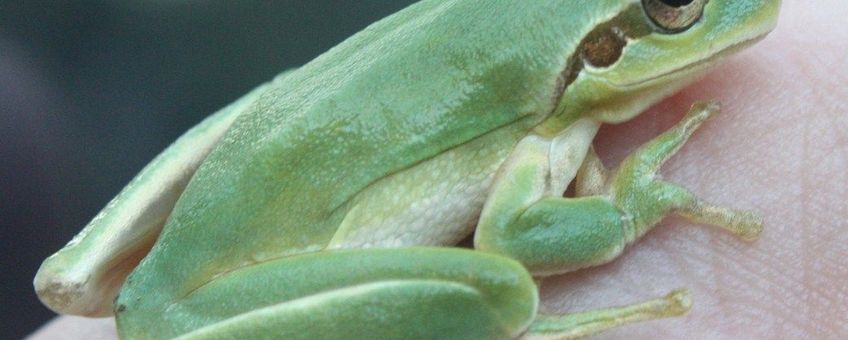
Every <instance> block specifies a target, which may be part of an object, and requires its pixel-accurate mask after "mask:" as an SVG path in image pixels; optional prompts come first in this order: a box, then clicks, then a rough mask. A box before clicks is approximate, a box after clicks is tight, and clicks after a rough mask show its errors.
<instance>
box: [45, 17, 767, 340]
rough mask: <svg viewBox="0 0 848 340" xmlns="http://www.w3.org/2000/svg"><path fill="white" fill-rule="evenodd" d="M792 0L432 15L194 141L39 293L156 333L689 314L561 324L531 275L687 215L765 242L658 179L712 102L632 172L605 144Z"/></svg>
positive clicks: (403, 24)
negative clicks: (600, 146) (544, 306)
mask: <svg viewBox="0 0 848 340" xmlns="http://www.w3.org/2000/svg"><path fill="white" fill-rule="evenodd" d="M779 6H780V1H779V0H591V1H588V0H585V1H582V0H546V1H542V0H539V1H507V0H497V1H495V0H485V1H477V0H425V1H421V2H419V3H416V4H414V5H412V6H410V7H408V8H406V9H404V10H401V11H400V12H398V13H396V14H394V15H391V16H389V17H387V18H385V19H383V20H380V21H379V22H377V23H374V24H372V25H371V26H369V27H367V28H366V29H365V30H363V31H362V32H359V33H357V34H355V35H353V36H352V37H350V38H349V39H347V40H346V41H344V42H342V43H341V44H339V45H338V46H336V47H334V48H332V49H331V50H329V51H327V52H326V53H324V54H322V55H321V56H319V57H317V58H316V59H315V60H313V61H311V62H309V63H308V64H306V65H303V66H302V67H300V68H298V69H296V70H293V71H289V72H285V73H283V74H281V75H280V76H278V77H276V78H275V79H274V80H272V81H270V82H269V83H267V84H265V85H262V86H260V87H259V88H257V89H255V90H253V91H252V92H250V93H248V94H247V95H245V96H244V97H242V98H241V99H239V100H237V101H236V102H235V103H233V104H231V105H230V106H228V107H226V108H224V109H222V110H221V111H219V112H217V113H215V114H214V115H212V116H210V117H209V118H207V119H206V120H204V121H203V122H201V123H200V124H199V125H197V126H196V127H194V128H192V129H191V130H189V131H188V132H187V133H186V134H185V135H183V136H182V137H180V138H179V139H178V140H177V141H176V142H175V143H174V144H173V145H171V146H170V147H168V148H167V149H166V150H165V151H164V152H163V153H162V154H161V155H159V156H158V157H157V158H156V159H154V160H153V161H152V162H151V163H150V164H149V165H148V166H147V167H145V168H144V169H143V170H142V171H141V173H139V174H138V175H137V177H136V178H135V179H133V180H132V182H130V183H129V185H127V187H126V188H125V189H124V190H123V191H121V192H120V193H119V194H118V196H117V197H116V198H114V199H113V200H112V201H111V202H110V203H109V204H108V205H107V206H106V207H105V208H104V209H103V211H102V212H101V213H100V214H98V215H97V216H96V217H94V219H93V220H92V221H91V222H90V223H89V225H88V226H86V227H85V228H84V229H83V230H82V231H81V232H80V233H79V235H77V236H76V237H75V238H74V239H73V240H71V241H70V243H68V245H67V246H65V247H64V248H63V249H61V250H60V251H59V252H57V253H56V254H54V255H52V256H51V257H49V258H48V259H46V260H45V261H44V263H43V265H42V266H41V268H40V270H39V272H38V274H37V276H36V277H35V282H34V284H35V288H36V290H37V292H38V294H39V296H40V298H41V299H42V301H43V302H44V303H45V304H46V305H48V306H49V307H50V308H52V309H53V310H55V311H57V312H60V313H68V314H79V315H88V316H107V315H112V314H114V315H115V317H116V320H117V324H118V329H119V334H120V336H121V337H123V338H138V339H163V338H180V339H207V338H230V339H236V338H285V339H295V338H298V339H299V338H328V339H329V338H346V339H375V338H422V339H423V338H427V339H433V338H440V339H448V338H463V339H471V338H495V339H501V338H503V339H509V338H519V337H524V338H528V339H529V338H568V337H576V336H583V335H587V334H591V333H593V332H597V331H600V330H603V329H607V328H610V327H615V326H618V325H621V324H623V323H625V322H632V321H637V320H646V319H653V318H659V317H668V316H675V315H680V314H683V313H685V312H686V311H687V310H688V309H689V306H690V300H689V296H688V294H687V292H686V291H685V290H679V291H675V292H672V293H671V294H669V295H668V296H666V297H661V298H657V299H654V300H649V301H646V302H642V303H637V304H634V305H630V306H623V307H616V308H608V309H602V310H594V311H585V312H581V313H573V314H564V315H546V314H543V313H540V312H538V307H539V295H538V288H537V286H536V284H535V281H534V277H543V276H546V275H552V274H559V273H565V272H569V271H573V270H577V269H580V268H585V267H590V266H596V265H600V264H603V263H606V262H609V261H611V260H612V259H614V258H616V257H617V256H619V255H620V254H621V253H622V250H623V249H624V248H625V246H627V245H629V244H631V243H633V242H635V241H636V240H638V239H639V238H640V237H641V236H642V235H644V234H645V233H646V232H648V231H649V230H650V229H651V227H652V226H653V225H654V224H656V223H657V222H658V221H660V220H661V219H662V218H663V217H664V216H666V215H669V214H679V215H683V216H685V217H688V218H690V219H692V220H695V221H699V222H703V223H706V224H712V225H717V226H720V227H723V228H724V229H726V230H728V231H730V232H732V233H734V234H736V235H738V236H739V237H741V238H743V239H753V238H755V237H756V236H757V234H758V233H759V232H760V230H761V224H762V223H761V220H760V218H759V217H757V216H756V215H755V214H753V213H751V212H746V211H739V210H734V209H730V208H725V207H719V206H714V205H711V204H709V203H706V202H704V201H702V200H700V199H698V198H696V197H695V196H694V195H693V194H692V193H690V192H689V191H688V190H686V189H684V188H683V187H681V186H678V185H675V184H672V183H669V182H666V181H663V180H661V179H659V178H658V176H656V173H657V171H658V169H659V167H660V166H661V164H662V163H663V162H664V161H666V160H667V159H668V158H669V157H670V156H671V155H672V154H674V153H675V152H676V151H677V150H678V149H679V148H680V147H681V146H682V145H683V143H684V142H685V141H686V140H687V138H688V137H689V136H690V135H691V134H692V133H693V132H694V131H695V129H697V128H698V126H699V125H701V123H703V122H704V121H705V120H706V119H707V118H708V117H709V116H710V115H711V114H713V113H715V112H717V111H718V105H717V104H716V103H714V102H702V103H696V104H695V105H693V107H692V109H691V110H690V111H689V113H688V114H687V115H686V116H685V117H684V118H683V119H682V120H681V121H680V122H679V123H678V124H677V125H676V126H674V127H673V128H671V129H670V130H668V131H666V132H665V133H663V134H661V135H660V136H658V137H656V138H655V139H653V140H651V141H649V142H648V143H646V144H645V145H643V146H641V147H640V148H639V149H637V150H636V151H635V152H634V153H633V154H632V155H630V156H629V157H627V158H626V159H625V160H624V161H623V162H622V163H621V164H620V165H619V166H617V167H616V168H614V169H606V168H605V167H604V166H603V165H602V164H601V162H600V161H599V160H598V158H597V156H596V155H595V153H594V151H593V150H592V147H591V143H592V139H593V138H594V136H595V134H596V132H597V131H598V128H599V126H600V125H601V124H602V123H617V122H622V121H625V120H628V119H630V118H632V117H634V116H636V115H638V114H639V113H640V112H642V111H643V110H645V109H646V108H647V107H648V106H650V105H652V104H654V103H656V102H657V101H659V100H661V99H662V98H664V97H667V96H668V95H670V94H672V93H674V92H675V91H677V90H679V89H680V88H682V87H683V86H685V85H687V84H689V83H691V82H692V81H693V79H695V78H696V77H697V76H699V75H701V74H703V73H705V72H706V71H707V70H708V69H709V68H710V67H711V66H712V65H714V64H715V63H716V62H717V61H718V60H719V59H721V58H722V57H724V56H727V55H729V54H731V53H733V52H735V51H738V50H740V49H741V48H743V47H745V46H748V45H750V44H752V43H753V42H755V41H757V40H759V39H760V38H762V37H764V36H765V35H766V34H767V33H768V32H769V31H770V30H771V29H772V28H773V27H774V25H775V23H776V20H777V15H778V9H779ZM572 182H573V183H574V184H573V185H574V187H575V189H576V190H575V195H574V197H564V195H563V193H564V192H565V191H566V188H567V187H568V186H569V185H570V184H571V183H572ZM471 235H473V241H474V249H468V248H456V247H449V246H451V245H455V244H457V243H458V242H460V241H461V240H463V239H466V238H468V237H470V236H471Z"/></svg>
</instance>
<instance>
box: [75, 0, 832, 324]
mask: <svg viewBox="0 0 848 340" xmlns="http://www.w3.org/2000/svg"><path fill="white" fill-rule="evenodd" d="M786 5H787V6H788V7H791V9H785V11H787V12H789V13H799V12H797V11H801V10H803V9H802V8H800V7H801V6H794V7H792V4H791V3H787V4H786ZM795 7H797V8H795ZM834 15H837V14H834ZM788 21H789V22H787V20H784V22H783V23H782V24H781V25H782V28H783V29H782V30H781V29H780V28H779V29H778V32H776V33H775V36H780V34H787V35H789V34H791V33H795V32H799V31H798V30H789V29H787V28H786V27H787V26H786V25H792V24H796V25H800V23H801V22H803V23H804V27H805V30H804V31H805V32H807V33H808V32H809V30H810V27H809V23H810V22H811V21H810V20H798V22H794V21H793V20H791V19H790V20H788ZM816 22H821V21H820V20H818V21H816ZM830 33H832V35H831V37H832V38H833V40H831V41H844V39H841V40H840V39H837V37H835V36H833V35H834V34H836V32H830ZM795 34H798V33H795ZM792 39H793V38H790V37H788V36H787V37H786V38H785V39H776V38H774V37H772V38H771V39H769V40H767V42H766V43H765V44H773V45H770V48H768V49H767V51H763V50H762V49H765V48H767V47H764V46H769V45H762V46H759V48H758V49H757V50H754V51H751V52H749V53H746V54H744V55H742V56H739V57H737V58H734V60H733V61H731V62H730V63H728V64H727V65H725V66H723V67H722V68H720V69H718V70H716V71H715V73H714V74H712V75H711V76H709V77H708V78H707V79H706V80H704V81H703V82H701V83H699V84H698V85H696V86H695V87H693V88H690V90H688V91H685V92H684V93H683V94H680V95H678V96H676V97H674V98H672V99H670V100H668V101H666V102H665V103H664V104H661V105H659V106H658V109H656V110H654V111H652V112H656V111H662V112H663V114H662V115H659V116H657V115H654V114H652V112H648V113H646V114H645V115H643V117H641V118H639V119H637V120H636V121H634V122H633V123H629V124H625V125H622V126H618V127H613V128H609V129H606V130H605V131H603V132H602V134H601V136H600V139H599V142H598V143H597V146H598V150H599V153H601V154H602V156H604V157H605V158H607V159H608V160H609V161H608V165H609V164H615V161H617V160H618V159H621V158H622V155H624V154H626V153H628V152H630V151H632V150H631V149H632V147H631V146H630V145H635V144H639V143H641V142H643V141H645V140H646V139H648V138H649V137H650V136H651V135H654V134H656V133H657V132H659V131H662V130H665V128H667V127H668V126H669V125H670V123H672V122H674V121H676V120H677V118H678V117H680V115H681V113H682V112H683V111H685V109H686V107H688V106H689V104H690V103H691V102H692V101H694V100H696V99H702V98H718V99H720V100H722V101H723V102H724V104H725V105H724V113H722V114H721V115H719V116H718V117H717V118H716V119H714V120H712V121H711V122H709V123H708V124H707V125H706V126H705V127H704V128H703V130H702V131H701V132H700V133H699V134H696V136H695V137H694V138H693V140H692V142H691V143H690V144H689V145H688V146H687V147H686V148H684V149H683V151H682V153H681V154H680V155H679V156H678V157H676V158H675V159H673V160H672V161H671V162H670V163H669V164H668V165H667V166H666V167H665V168H664V170H663V172H662V173H663V174H664V177H665V178H668V179H671V180H673V181H675V182H678V183H685V184H686V186H687V187H689V188H691V189H692V190H693V191H697V192H698V193H699V195H700V196H702V197H705V198H708V199H710V200H711V201H714V202H719V203H722V202H733V203H734V205H739V206H742V207H751V208H756V209H759V210H760V211H762V212H763V214H764V215H765V216H766V226H767V229H766V230H767V231H766V232H765V233H764V234H763V237H762V239H760V240H759V241H758V242H756V243H754V244H752V245H749V244H745V243H741V242H739V241H738V240H736V239H733V238H731V237H729V236H727V235H725V234H723V233H721V232H720V231H717V230H715V229H704V228H695V227H688V226H686V223H685V222H683V221H682V220H679V219H672V220H669V221H667V222H666V223H664V225H665V226H661V227H660V228H659V229H658V230H655V231H654V232H652V233H649V235H648V236H647V238H646V239H645V241H643V242H640V243H639V244H638V245H636V246H634V247H632V248H631V249H630V250H629V251H627V252H626V253H625V256H623V257H622V258H621V259H620V260H618V261H615V262H613V263H612V264H609V265H607V266H603V267H600V268H598V269H591V270H584V271H581V272H578V273H573V274H569V275H566V276H562V277H557V278H553V279H551V280H548V281H547V283H546V285H545V289H543V293H542V298H543V299H542V300H543V301H544V302H545V304H546V305H548V306H549V307H550V309H560V308H561V309H562V310H566V309H567V310H580V309H591V308H597V307H598V306H608V305H614V304H622V303H629V302H633V301H634V300H641V299H644V298H645V297H646V295H650V296H655V295H661V294H663V293H664V292H665V291H667V290H668V289H670V288H675V287H678V286H689V287H691V288H692V289H693V295H694V298H695V299H696V308H695V309H694V311H693V313H692V314H691V316H690V317H688V318H684V319H681V320H671V321H668V320H667V321H662V322H654V323H650V324H644V325H638V326H630V327H628V328H627V329H624V330H621V331H622V332H627V333H618V334H627V335H633V334H634V333H633V332H634V331H637V332H639V333H638V334H639V335H642V336H646V337H647V336H649V335H652V334H653V335H666V336H670V337H675V336H683V335H686V334H700V335H713V336H720V335H740V334H751V335H758V336H762V337H765V336H768V335H776V334H790V335H798V334H801V335H804V334H807V335H810V336H814V337H815V336H817V335H818V336H824V335H833V334H834V332H836V333H837V334H838V333H839V332H842V333H843V334H844V332H845V329H839V327H844V326H841V322H840V321H839V320H838V319H836V318H835V317H831V318H833V319H830V320H831V321H830V322H828V321H827V320H828V318H827V316H828V315H840V313H839V311H840V309H839V308H844V307H841V306H843V305H844V303H843V302H844V296H845V294H844V289H845V288H844V287H843V286H840V285H838V282H839V280H840V278H842V279H844V278H845V276H846V275H845V274H846V273H845V269H844V266H843V267H839V266H838V264H839V263H838V262H837V260H838V258H839V256H840V254H844V249H839V248H838V247H839V246H840V245H842V247H844V244H845V242H844V236H841V235H839V234H836V233H834V231H836V230H839V229H843V228H844V226H845V224H844V221H842V219H840V218H838V216H845V213H846V207H845V205H844V203H841V205H840V203H839V200H838V198H839V197H844V194H845V191H844V190H845V189H844V188H845V187H846V185H845V184H846V183H845V178H844V177H843V178H839V175H838V174H839V173H840V172H838V171H835V170H834V169H839V168H840V166H839V164H836V163H830V164H828V162H827V161H822V160H815V161H810V162H812V163H813V164H809V163H810V162H807V164H800V163H799V161H798V159H799V158H798V157H814V156H811V155H815V154H816V153H817V152H828V153H827V154H826V155H827V157H828V158H826V159H829V160H832V162H838V161H837V160H836V159H838V157H837V158H834V157H836V156H837V155H838V154H839V147H840V146H841V147H842V150H844V146H845V144H844V138H845V136H844V135H841V136H840V135H838V134H839V133H842V131H845V129H844V128H840V127H842V126H844V124H845V120H844V118H842V117H844V116H838V113H839V112H845V107H844V104H841V103H839V102H837V101H836V98H844V91H845V90H844V89H840V88H836V89H835V90H834V92H826V93H827V94H826V95H823V94H822V93H817V94H808V92H805V91H803V89H811V88H816V87H817V86H821V84H822V82H821V81H819V82H812V81H811V83H803V82H802V80H803V79H830V80H832V81H833V83H832V84H835V85H839V84H844V79H845V76H844V73H843V74H842V78H839V74H838V72H839V71H841V68H840V66H839V65H834V66H833V67H832V68H824V67H823V66H822V65H821V64H816V65H815V67H816V68H813V67H810V66H807V67H805V65H810V64H804V63H799V61H807V62H810V63H813V62H814V61H813V60H811V58H808V57H807V58H805V57H804V56H798V55H796V56H795V58H797V59H793V57H787V58H781V57H780V54H776V53H777V52H780V53H787V54H786V55H790V56H791V54H790V53H793V52H791V51H790V50H789V49H790V47H781V44H784V43H785V42H792V43H797V42H799V41H804V40H798V41H796V40H792ZM794 48H797V49H796V50H795V51H805V50H816V51H817V52H819V53H824V52H823V50H822V49H823V48H824V47H823V46H819V45H815V46H810V47H809V48H807V49H804V48H799V47H798V46H797V45H795V47H794ZM833 48H835V50H834V52H833V55H832V56H831V57H828V58H822V60H815V62H816V63H820V62H824V63H828V62H829V63H838V62H840V61H841V60H845V59H844V58H840V56H841V57H844V53H845V52H844V50H845V49H844V46H843V47H842V50H841V51H836V49H839V46H838V45H837V46H834V47H833ZM795 53H798V52H795ZM801 53H803V52H801ZM840 53H841V55H840ZM764 60H765V61H768V63H766V64H761V63H762V62H763V61H764ZM781 63H785V64H786V65H783V66H782V67H781V66H775V65H781ZM843 63H844V62H843ZM757 65H760V68H759V70H760V71H756V70H758V68H757ZM775 70H780V72H776V71H775ZM792 70H798V73H795V74H792V73H791V71H792ZM833 70H837V72H833ZM815 72H820V73H818V74H816V73H815ZM799 74H800V76H799ZM824 83H827V81H824ZM743 85H747V86H743ZM791 86H797V87H799V90H798V91H791V90H787V89H788V88H791ZM837 87H838V86H837ZM840 90H841V91H843V92H842V93H840V92H839V91H840ZM787 93H792V94H793V96H788V95H786V94H787ZM805 95H808V96H810V97H804V96H805ZM813 95H815V96H819V97H812V96H813ZM820 96H825V97H820ZM799 97H800V98H799ZM775 98H777V100H778V101H775ZM783 101H785V102H783ZM840 105H841V106H840ZM799 112H801V113H802V114H803V115H804V121H805V122H807V123H808V124H809V126H810V127H809V128H807V129H806V130H805V129H797V126H798V124H797V117H798V115H799ZM731 115H732V117H731ZM776 117H781V118H776ZM840 119H841V120H840ZM657 121H660V122H664V123H666V124H658V123H656V122H657ZM816 122H818V123H819V124H818V125H816ZM840 124H841V125H840ZM758 127H760V128H762V127H769V128H768V129H763V131H762V132H760V133H759V134H758V133H757V132H755V131H760V130H757V128H758ZM828 131H829V132H828ZM778 133H785V134H782V135H779V136H778V135H777V134H778ZM637 135H638V136H640V137H642V138H641V139H638V141H637V142H635V143H633V142H631V143H627V142H620V141H619V142H615V141H613V139H616V138H626V139H627V140H628V141H632V139H631V138H638V137H634V136H637ZM719 135H720V136H719ZM805 135H808V136H809V135H812V136H814V138H810V140H809V143H810V146H807V147H805V148H803V149H800V148H799V149H796V151H795V152H794V153H792V152H790V151H792V149H791V148H788V147H786V146H785V145H786V144H781V143H785V141H786V140H793V137H794V138H795V139H801V138H803V137H804V136H805ZM734 136H735V137H738V136H750V137H751V138H746V139H742V140H740V139H739V138H733V137H734ZM755 137H756V138H755ZM763 139H766V140H769V142H762V140H763ZM711 141H712V142H711ZM840 141H841V144H840ZM606 143H610V144H606ZM819 143H820V144H819ZM774 145H782V146H784V147H783V148H779V149H781V150H778V151H775V148H774ZM819 145H820V146H819ZM831 150H832V151H831ZM781 157H783V158H781ZM815 162H820V163H818V164H816V163H815ZM761 164H762V165H761ZM766 164H771V166H765V165H766ZM786 164H793V165H795V166H794V167H787V166H786ZM802 166H803V171H802V170H801V167H802ZM697 169H709V171H704V170H697ZM763 169H769V170H763ZM695 171H697V172H695ZM790 171H796V172H790ZM726 174H732V175H726ZM751 174H757V175H759V176H751ZM764 177H765V178H768V179H767V180H766V179H763V178H764ZM822 177H827V178H828V181H827V182H822V181H820V180H817V179H819V178H822ZM782 178H789V179H783V180H781V179H782ZM793 181H800V182H801V183H806V184H805V185H801V186H793V185H785V186H784V185H775V184H776V183H793ZM840 181H841V182H840ZM717 183H719V184H720V185H718V184H717ZM811 191H814V192H811ZM775 192H779V193H780V194H778V193H775ZM757 193H760V194H757ZM812 195H815V196H812ZM799 197H801V198H802V199H800V201H805V200H809V202H810V203H809V204H810V206H809V208H807V209H793V210H789V209H786V208H785V207H787V206H797V204H798V201H799ZM820 197H833V199H831V200H827V199H820ZM819 202H821V203H819ZM819 211H826V213H824V215H827V216H823V215H821V213H818V215H817V212H819ZM823 219H824V220H823ZM807 220H815V221H817V222H818V225H811V224H810V223H805V222H804V221H807ZM785 221H798V222H795V223H792V225H788V224H787V223H785ZM828 221H829V222H828ZM840 223H841V224H840ZM670 225H673V226H674V227H671V226H670ZM678 226H679V227H678ZM799 227H800V228H809V229H807V230H809V233H808V234H807V235H808V236H807V238H805V240H806V242H809V243H808V244H813V245H815V248H816V249H819V252H818V254H819V255H818V256H815V257H813V256H810V258H812V259H811V260H810V261H811V262H812V263H813V264H812V265H814V266H815V269H809V267H806V266H804V265H803V264H802V263H797V261H796V260H795V259H796V258H797V257H798V254H804V251H812V250H810V249H809V247H807V248H804V246H803V243H802V244H800V245H799V244H798V243H797V242H790V239H789V238H785V237H781V235H787V234H797V233H798V228H799ZM770 228H774V229H770ZM802 230H803V229H802ZM826 230H829V231H826ZM802 235H803V234H802ZM816 235H818V236H816ZM840 237H841V238H840ZM796 241H797V240H796ZM840 251H841V252H840ZM821 254H824V255H821ZM704 259H709V260H704ZM677 261H681V262H677ZM658 262H659V263H661V264H664V265H657V263H658ZM759 266H762V267H765V268H774V269H771V270H763V269H761V268H760V267H759ZM787 266H797V270H788V269H786V267H787ZM752 268H756V269H752ZM840 270H841V271H840ZM752 272H753V273H757V274H752ZM796 275H797V276H796ZM831 276H832V277H831ZM761 280H764V281H767V282H773V285H774V286H771V285H761V284H758V283H756V282H761ZM752 281H753V282H755V283H752ZM797 281H800V282H805V284H806V285H807V286H805V287H808V288H810V289H811V291H813V292H817V293H814V294H813V298H812V299H808V300H807V301H803V300H801V298H798V300H794V301H795V302H792V301H793V300H792V298H793V297H792V295H800V294H801V293H802V292H803V291H804V289H803V288H801V287H798V286H797V285H795V282H797ZM828 285H830V286H828ZM634 287H650V288H646V289H637V288H634ZM744 287H749V288H751V287H752V288H753V289H744ZM775 287H783V288H775ZM840 292H841V293H842V294H841V295H840ZM711 294H714V295H711ZM816 294H820V295H818V296H819V298H816V297H815V296H817V295H816ZM773 295H778V296H781V297H782V299H769V298H768V297H769V296H773ZM840 296H842V297H843V301H839V297H840ZM584 299H585V300H584ZM822 299H824V300H826V301H824V302H821V301H823V300H822ZM828 299H829V300H828ZM555 301H562V302H563V304H557V303H556V302H555ZM787 301H788V302H787ZM817 301H819V302H818V304H815V303H816V302H817ZM796 302H797V303H796ZM777 303H781V304H779V305H778V304H777ZM784 303H785V304H784ZM805 303H806V304H805ZM758 305H761V306H760V307H759V308H757V307H755V306H758ZM792 307H794V308H797V309H800V310H801V311H803V312H802V313H803V314H804V317H806V318H808V319H807V320H800V318H798V317H797V316H795V315H787V314H781V313H782V312H781V311H782V310H785V309H786V308H792ZM739 311H742V313H741V314H742V315H741V316H740V315H738V314H739V313H738V312H739ZM727 313H734V314H733V316H728V314H727ZM842 314H843V315H844V313H842ZM762 315H767V316H768V317H771V318H773V319H774V320H776V321H775V323H774V324H772V326H770V327H769V326H766V327H762V328H757V327H754V328H751V327H746V326H749V325H751V322H754V321H745V320H746V319H745V318H746V316H747V317H748V318H749V319H747V320H756V321H760V320H762ZM817 316H820V317H817ZM728 319H730V320H732V321H728ZM780 320H793V321H795V320H798V321H797V322H782V321H780ZM822 327H830V328H826V329H823V328H822ZM657 332H659V333H657ZM770 332H774V333H770ZM615 334H616V333H614V332H611V333H607V335H608V336H613V337H614V336H615ZM64 335H67V333H65V334H64Z"/></svg>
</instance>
